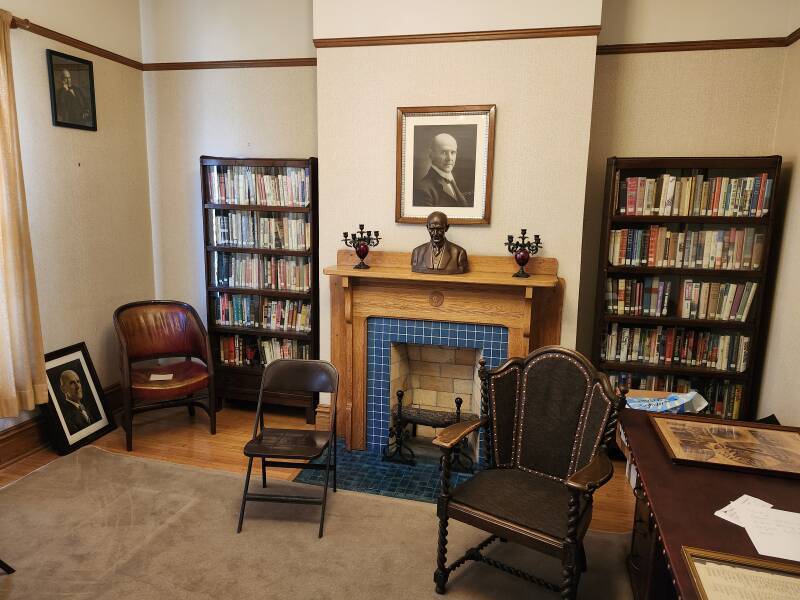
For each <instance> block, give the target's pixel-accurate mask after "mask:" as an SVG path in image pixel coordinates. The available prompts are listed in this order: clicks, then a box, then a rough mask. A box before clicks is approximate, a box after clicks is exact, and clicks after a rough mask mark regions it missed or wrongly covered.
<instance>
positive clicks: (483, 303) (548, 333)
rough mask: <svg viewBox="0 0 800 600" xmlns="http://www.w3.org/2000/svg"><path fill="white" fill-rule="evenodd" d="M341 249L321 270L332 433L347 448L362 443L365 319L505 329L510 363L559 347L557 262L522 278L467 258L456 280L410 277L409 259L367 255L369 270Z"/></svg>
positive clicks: (535, 265) (510, 263)
mask: <svg viewBox="0 0 800 600" xmlns="http://www.w3.org/2000/svg"><path fill="white" fill-rule="evenodd" d="M357 260H358V259H357V258H356V257H355V256H354V255H353V254H352V252H348V251H346V250H340V251H339V253H338V255H337V264H336V265H333V266H330V267H326V268H325V269H324V273H325V274H326V275H328V276H330V285H331V361H332V362H333V364H334V365H336V367H337V369H338V370H339V373H340V386H339V390H340V391H339V406H338V408H339V410H338V411H337V427H338V428H339V431H340V432H342V433H343V434H344V436H345V440H346V443H347V447H348V448H352V449H362V448H364V447H365V440H366V389H367V386H366V380H367V348H366V345H367V319H368V318H369V317H395V318H400V319H426V320H433V321H448V322H455V323H474V324H483V325H500V326H504V327H506V328H507V329H508V354H509V356H525V355H526V354H528V352H530V351H531V350H533V349H535V348H538V347H541V346H546V345H550V344H558V343H559V342H560V341H561V312H562V305H563V298H564V294H563V290H564V280H563V279H560V278H559V277H558V261H557V260H556V259H554V258H545V257H535V258H533V259H532V260H531V262H530V263H529V265H528V271H529V272H530V274H531V276H530V277H529V278H526V279H523V278H514V277H510V274H511V273H514V271H516V270H517V265H516V263H515V262H514V259H513V258H512V257H511V256H472V257H471V258H470V271H469V272H468V273H463V274H442V275H429V274H424V273H414V272H413V271H412V270H411V268H410V254H409V253H408V252H372V253H370V255H369V263H370V267H371V268H370V269H363V270H353V265H354V264H355V261H357Z"/></svg>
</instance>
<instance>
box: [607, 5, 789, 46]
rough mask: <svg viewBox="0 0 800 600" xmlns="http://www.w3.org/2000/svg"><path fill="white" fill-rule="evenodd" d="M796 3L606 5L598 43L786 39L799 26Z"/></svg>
mask: <svg viewBox="0 0 800 600" xmlns="http://www.w3.org/2000/svg"><path fill="white" fill-rule="evenodd" d="M798 7H800V2H798V0H768V1H767V2H754V1H753V0H704V1H698V0H670V1H669V2H665V1H664V0H604V2H603V17H602V26H603V29H602V30H601V32H600V35H599V36H598V42H597V43H598V44H636V43H644V42H675V41H692V40H716V39H736V38H759V37H783V36H786V35H788V34H790V33H791V32H792V31H794V30H795V29H797V27H800V8H798Z"/></svg>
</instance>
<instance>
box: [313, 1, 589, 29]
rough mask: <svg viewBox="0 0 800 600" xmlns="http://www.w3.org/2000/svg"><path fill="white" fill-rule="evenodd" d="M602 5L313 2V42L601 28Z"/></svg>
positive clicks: (555, 3) (509, 2)
mask: <svg viewBox="0 0 800 600" xmlns="http://www.w3.org/2000/svg"><path fill="white" fill-rule="evenodd" d="M601 3H602V0H571V1H570V2H559V1H558V0H537V1H536V2H527V1H524V0H493V1H492V2H487V1H486V0H442V1H440V2H426V1H424V0H407V1H405V2H402V3H397V2H389V1H387V0H378V1H376V0H335V1H334V0H314V37H315V38H337V37H361V36H375V35H405V34H419V33H448V32H457V31H491V30H495V29H528V28H537V27H569V26H574V25H599V24H600V5H601Z"/></svg>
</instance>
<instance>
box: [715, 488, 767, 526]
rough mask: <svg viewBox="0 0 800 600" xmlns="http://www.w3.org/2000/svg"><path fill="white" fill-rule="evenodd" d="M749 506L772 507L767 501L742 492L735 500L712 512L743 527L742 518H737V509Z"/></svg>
mask: <svg viewBox="0 0 800 600" xmlns="http://www.w3.org/2000/svg"><path fill="white" fill-rule="evenodd" d="M750 506H755V507H763V508H772V504H769V503H768V502H764V501H763V500H759V499H758V498H754V497H753V496H748V495H747V494H742V495H741V496H739V497H738V498H737V499H736V500H734V501H733V502H731V503H730V504H728V505H727V506H726V507H725V508H720V509H719V510H718V511H717V512H715V513H714V514H715V515H716V516H718V517H719V518H720V519H725V520H726V521H730V522H731V523H733V524H734V525H738V526H739V527H744V523H742V520H741V519H740V518H739V511H740V510H743V509H744V510H746V509H747V507H750Z"/></svg>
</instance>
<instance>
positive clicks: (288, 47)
mask: <svg viewBox="0 0 800 600" xmlns="http://www.w3.org/2000/svg"><path fill="white" fill-rule="evenodd" d="M140 3H141V15H142V48H143V50H144V62H179V61H180V62H183V61H205V60H236V59H264V58H307V57H313V56H314V44H313V43H312V41H311V0H291V2H287V1H286V0H225V2H219V1H217V0H140Z"/></svg>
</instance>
